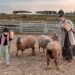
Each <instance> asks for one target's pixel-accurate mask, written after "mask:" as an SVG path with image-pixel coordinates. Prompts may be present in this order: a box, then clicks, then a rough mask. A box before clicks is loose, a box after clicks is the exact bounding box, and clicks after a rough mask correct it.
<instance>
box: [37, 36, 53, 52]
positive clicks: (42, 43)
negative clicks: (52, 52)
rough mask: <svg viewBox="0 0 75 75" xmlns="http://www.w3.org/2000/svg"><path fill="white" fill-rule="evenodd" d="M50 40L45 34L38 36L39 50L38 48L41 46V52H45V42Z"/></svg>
mask: <svg viewBox="0 0 75 75" xmlns="http://www.w3.org/2000/svg"><path fill="white" fill-rule="evenodd" d="M51 41H52V39H51V37H48V36H46V35H41V36H39V38H38V45H39V52H40V48H43V52H45V50H44V49H46V46H47V44H48V43H49V42H51Z"/></svg>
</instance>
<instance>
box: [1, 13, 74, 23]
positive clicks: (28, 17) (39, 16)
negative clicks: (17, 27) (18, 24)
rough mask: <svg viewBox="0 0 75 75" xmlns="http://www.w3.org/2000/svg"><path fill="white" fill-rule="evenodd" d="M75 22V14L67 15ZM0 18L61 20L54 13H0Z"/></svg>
mask: <svg viewBox="0 0 75 75" xmlns="http://www.w3.org/2000/svg"><path fill="white" fill-rule="evenodd" d="M66 17H67V18H68V19H71V20H72V21H73V22H74V23H75V16H66ZM0 19H10V20H11V19H17V20H19V19H21V20H24V21H42V20H43V21H53V22H54V21H59V20H58V16H56V15H55V16H54V15H13V14H9V15H0Z"/></svg>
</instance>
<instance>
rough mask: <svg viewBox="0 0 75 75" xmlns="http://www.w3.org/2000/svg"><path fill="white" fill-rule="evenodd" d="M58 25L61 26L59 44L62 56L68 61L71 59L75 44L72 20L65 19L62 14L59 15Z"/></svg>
mask: <svg viewBox="0 0 75 75" xmlns="http://www.w3.org/2000/svg"><path fill="white" fill-rule="evenodd" d="M59 20H60V26H61V31H62V32H61V45H62V56H63V58H64V59H66V60H69V61H70V62H71V61H72V60H73V54H74V51H73V50H74V49H73V46H74V45H75V39H74V34H73V31H74V25H73V22H72V21H71V20H69V19H66V17H65V16H64V15H60V16H59Z"/></svg>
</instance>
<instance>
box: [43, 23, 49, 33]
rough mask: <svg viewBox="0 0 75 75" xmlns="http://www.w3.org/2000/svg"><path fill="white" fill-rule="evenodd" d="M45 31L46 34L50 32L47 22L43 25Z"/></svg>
mask: <svg viewBox="0 0 75 75" xmlns="http://www.w3.org/2000/svg"><path fill="white" fill-rule="evenodd" d="M43 31H44V34H47V32H48V28H47V25H46V22H44V24H43Z"/></svg>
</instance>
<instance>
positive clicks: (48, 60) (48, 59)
mask: <svg viewBox="0 0 75 75" xmlns="http://www.w3.org/2000/svg"><path fill="white" fill-rule="evenodd" d="M46 56H47V67H49V62H50V57H49V54H46Z"/></svg>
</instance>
